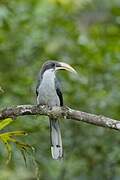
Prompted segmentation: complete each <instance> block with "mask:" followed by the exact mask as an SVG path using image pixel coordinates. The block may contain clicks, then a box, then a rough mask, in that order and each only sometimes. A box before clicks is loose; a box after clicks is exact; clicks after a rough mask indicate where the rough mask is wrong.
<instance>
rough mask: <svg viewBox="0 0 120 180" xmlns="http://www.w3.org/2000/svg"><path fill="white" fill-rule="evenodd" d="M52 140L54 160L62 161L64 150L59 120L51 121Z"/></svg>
mask: <svg viewBox="0 0 120 180" xmlns="http://www.w3.org/2000/svg"><path fill="white" fill-rule="evenodd" d="M50 138H51V153H52V157H53V159H61V158H62V157H63V149H62V139H61V132H60V126H59V120H58V119H50Z"/></svg>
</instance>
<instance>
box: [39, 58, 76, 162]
mask: <svg viewBox="0 0 120 180" xmlns="http://www.w3.org/2000/svg"><path fill="white" fill-rule="evenodd" d="M58 70H67V71H70V72H73V73H76V71H75V69H74V68H73V67H71V66H70V65H69V64H67V63H64V62H59V61H55V60H48V61H46V62H45V63H44V64H43V65H42V68H41V70H40V73H39V75H38V83H37V86H36V95H37V105H47V106H48V107H51V108H52V107H54V106H63V105H64V104H63V95H62V90H61V84H60V82H59V81H58V79H57V77H56V72H57V71H58ZM49 122H50V141H51V154H52V158H53V159H55V160H58V159H62V158H63V147H62V138H61V131H60V124H59V119H56V118H49Z"/></svg>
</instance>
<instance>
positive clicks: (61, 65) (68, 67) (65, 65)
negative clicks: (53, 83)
mask: <svg viewBox="0 0 120 180" xmlns="http://www.w3.org/2000/svg"><path fill="white" fill-rule="evenodd" d="M59 64H60V66H59V67H56V70H59V69H63V70H67V71H70V72H73V73H75V74H77V72H76V71H75V69H74V68H73V67H71V66H70V65H69V64H67V63H63V62H59Z"/></svg>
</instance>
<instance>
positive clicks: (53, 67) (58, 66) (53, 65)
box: [41, 61, 77, 75]
mask: <svg viewBox="0 0 120 180" xmlns="http://www.w3.org/2000/svg"><path fill="white" fill-rule="evenodd" d="M47 70H50V71H53V72H54V73H55V72H56V71H57V70H67V71H70V72H73V73H77V72H76V71H75V69H74V68H72V67H71V66H70V65H69V64H67V63H64V62H58V61H47V62H45V63H44V64H43V66H42V70H41V75H43V74H44V72H45V71H47Z"/></svg>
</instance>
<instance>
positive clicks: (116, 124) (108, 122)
mask: <svg viewBox="0 0 120 180" xmlns="http://www.w3.org/2000/svg"><path fill="white" fill-rule="evenodd" d="M24 115H45V116H50V117H54V118H58V117H59V118H66V119H71V120H77V121H82V122H86V123H89V124H93V125H97V126H101V127H106V128H111V129H116V130H119V131H120V121H118V120H114V119H111V118H108V117H105V116H102V115H94V114H90V113H86V112H82V111H78V110H74V109H71V108H69V107H53V108H52V109H51V108H50V107H47V106H36V105H20V106H16V107H10V108H6V109H3V110H1V111H0V120H3V119H6V118H9V117H11V118H16V117H17V116H24Z"/></svg>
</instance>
